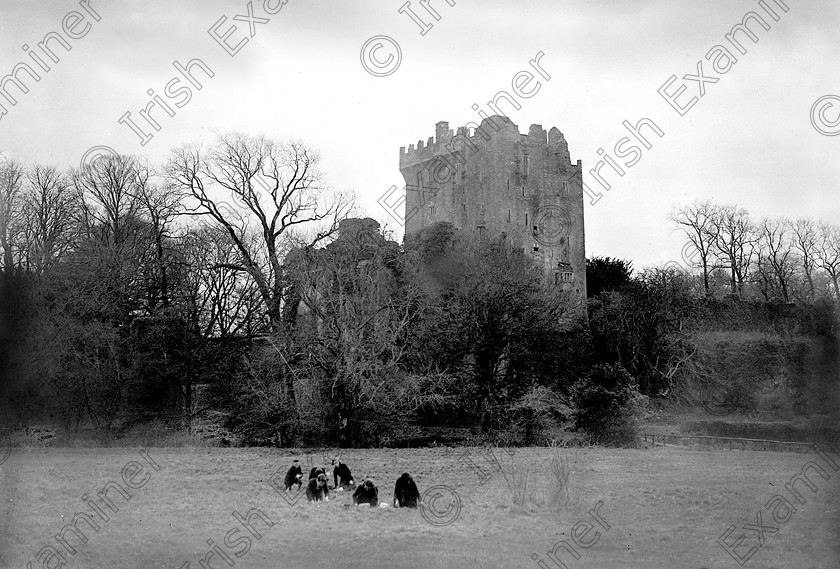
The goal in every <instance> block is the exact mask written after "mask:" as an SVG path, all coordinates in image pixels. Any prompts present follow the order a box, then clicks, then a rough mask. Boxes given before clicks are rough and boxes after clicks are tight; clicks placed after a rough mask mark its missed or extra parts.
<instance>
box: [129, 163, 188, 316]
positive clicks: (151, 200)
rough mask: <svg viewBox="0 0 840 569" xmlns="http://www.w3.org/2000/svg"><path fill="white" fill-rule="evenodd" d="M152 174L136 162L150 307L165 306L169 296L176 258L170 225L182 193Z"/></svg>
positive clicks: (152, 308)
mask: <svg viewBox="0 0 840 569" xmlns="http://www.w3.org/2000/svg"><path fill="white" fill-rule="evenodd" d="M152 178H153V172H152V171H151V170H150V169H149V168H148V167H147V166H138V169H137V178H136V184H135V187H136V189H135V190H134V196H133V197H134V198H135V199H137V201H138V202H139V203H140V206H141V208H142V211H143V215H144V217H145V218H146V219H147V220H148V223H149V229H150V232H151V236H150V237H151V240H152V247H153V249H152V258H153V260H152V262H151V263H150V265H151V272H152V273H153V274H152V275H150V277H151V281H152V283H153V284H152V286H150V287H149V290H148V297H149V298H148V303H149V309H150V310H155V309H156V308H157V306H158V304H160V305H161V307H162V308H163V309H164V310H165V309H167V308H169V304H170V300H171V299H170V290H169V289H170V283H169V280H170V279H169V277H170V271H171V267H172V264H173V263H174V262H175V260H174V258H173V255H172V251H171V246H170V245H171V243H172V240H173V238H174V235H173V234H172V228H173V225H174V222H175V220H176V218H177V216H178V215H179V214H180V213H181V212H182V210H183V207H182V202H183V198H184V196H183V194H181V193H179V192H178V191H177V189H176V188H171V187H166V186H162V185H161V184H159V183H155V181H153V179H152Z"/></svg>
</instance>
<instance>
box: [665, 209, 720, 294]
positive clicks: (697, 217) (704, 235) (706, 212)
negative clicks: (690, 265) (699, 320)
mask: <svg viewBox="0 0 840 569" xmlns="http://www.w3.org/2000/svg"><path fill="white" fill-rule="evenodd" d="M716 211H717V206H716V205H715V203H714V202H712V201H710V200H707V201H702V202H701V201H695V202H693V203H690V204H687V205H684V206H680V207H678V208H677V209H676V210H675V211H674V212H672V213H671V215H670V216H669V217H670V219H671V221H673V222H674V223H676V224H677V225H679V226H680V227H681V228H682V230H683V232H684V233H685V235H686V237H687V238H688V241H689V242H690V243H691V244H692V245H693V246H694V248H695V249H696V250H697V253H698V254H699V255H700V264H701V266H702V269H703V290H704V291H705V294H706V296H709V270H710V269H711V268H713V267H712V266H710V263H712V262H713V260H714V256H713V254H714V245H715V241H716V240H717V237H718V234H717V226H716V224H715V214H716Z"/></svg>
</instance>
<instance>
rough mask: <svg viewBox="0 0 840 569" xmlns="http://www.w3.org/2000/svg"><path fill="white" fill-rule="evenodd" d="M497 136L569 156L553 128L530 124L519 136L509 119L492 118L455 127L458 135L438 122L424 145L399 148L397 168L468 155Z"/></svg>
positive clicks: (560, 135) (445, 124)
mask: <svg viewBox="0 0 840 569" xmlns="http://www.w3.org/2000/svg"><path fill="white" fill-rule="evenodd" d="M499 136H505V137H511V136H519V137H521V138H522V139H524V140H525V141H528V142H531V143H534V144H542V145H550V146H562V147H563V149H562V151H563V152H564V153H565V154H566V155H568V144H567V143H566V138H565V137H564V136H563V133H562V132H560V130H559V129H558V128H557V127H552V128H551V130H549V131H548V132H546V131H545V129H543V127H542V125H539V124H532V125H531V127H530V128H529V129H528V133H527V134H521V133H520V132H519V127H518V126H517V125H516V124H514V123H513V121H511V120H510V118H508V117H506V116H501V115H494V116H492V117H487V118H485V119H484V120H482V121H481V124H480V125H479V124H476V123H467V124H466V125H464V126H461V127H458V130H457V132H455V131H452V130H450V128H449V123H448V122H446V121H441V122H439V123H437V124H436V125H435V136H433V137H432V136H430V137H429V139H428V140H427V141H426V142H425V143H424V142H423V141H422V140H418V141H417V145H416V146H415V145H414V144H410V145H409V146H408V150H406V148H405V146H401V147H400V168H402V167H405V166H411V165H415V164H419V163H423V162H426V161H429V160H431V159H432V158H434V157H436V156H442V155H447V154H452V153H454V152H460V153H469V152H470V151H471V150H474V149H475V148H480V147H481V145H482V144H486V143H487V142H489V141H491V140H492V139H493V138H495V137H499Z"/></svg>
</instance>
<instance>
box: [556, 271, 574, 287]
mask: <svg viewBox="0 0 840 569" xmlns="http://www.w3.org/2000/svg"><path fill="white" fill-rule="evenodd" d="M574 280H575V274H574V273H570V272H568V271H558V272H556V273H554V284H559V283H570V282H573V281H574Z"/></svg>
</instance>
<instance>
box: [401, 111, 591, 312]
mask: <svg viewBox="0 0 840 569" xmlns="http://www.w3.org/2000/svg"><path fill="white" fill-rule="evenodd" d="M472 124H475V123H472ZM400 172H401V173H402V175H403V178H405V184H406V194H407V195H406V201H405V208H406V209H405V233H406V235H411V234H413V233H416V232H417V231H419V230H421V229H423V228H424V227H427V226H429V225H431V224H433V223H437V222H440V221H447V222H450V223H452V224H453V225H454V226H455V227H456V228H458V229H459V230H461V231H468V232H472V233H474V234H475V235H476V236H477V237H478V238H479V239H483V238H486V237H488V236H491V235H493V236H498V235H499V234H505V236H506V237H507V238H508V239H509V240H510V242H511V243H512V244H513V245H515V246H517V247H522V248H523V250H524V251H525V252H526V253H527V254H530V255H532V257H533V258H534V260H536V261H537V262H538V263H539V264H540V265H542V266H543V267H544V268H545V271H546V273H547V274H549V275H553V278H554V280H555V282H556V283H558V284H560V285H561V286H562V287H563V288H564V289H567V290H570V291H573V292H574V293H575V296H577V297H579V298H580V299H581V300H584V301H585V299H586V253H585V248H584V231H583V186H582V180H583V178H582V165H581V161H580V160H578V161H577V164H572V162H571V159H570V157H569V146H568V144H567V143H566V139H565V138H564V137H563V133H562V132H560V131H559V130H558V129H557V128H552V129H551V130H550V131H548V133H546V131H545V130H544V129H543V128H542V127H541V126H540V125H531V128H530V129H529V130H528V134H520V133H519V127H517V126H516V125H515V124H513V122H511V120H510V119H509V118H508V117H504V116H498V115H497V116H493V117H488V118H485V119H484V120H483V121H482V122H481V125H480V126H478V128H476V129H475V131H474V132H470V129H468V128H467V127H460V128H458V132H457V134H454V135H453V132H452V131H451V130H449V123H447V122H439V123H437V125H436V136H435V137H434V138H429V140H428V142H427V143H426V144H425V145H424V144H423V141H419V142H418V143H417V148H415V147H414V145H413V144H412V145H410V146H409V147H408V151H406V149H405V147H402V148H400Z"/></svg>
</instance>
